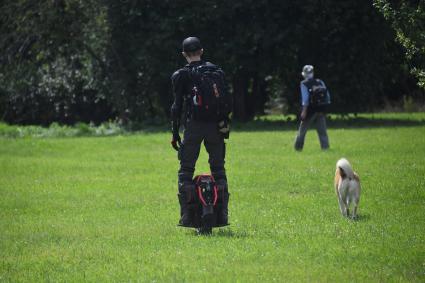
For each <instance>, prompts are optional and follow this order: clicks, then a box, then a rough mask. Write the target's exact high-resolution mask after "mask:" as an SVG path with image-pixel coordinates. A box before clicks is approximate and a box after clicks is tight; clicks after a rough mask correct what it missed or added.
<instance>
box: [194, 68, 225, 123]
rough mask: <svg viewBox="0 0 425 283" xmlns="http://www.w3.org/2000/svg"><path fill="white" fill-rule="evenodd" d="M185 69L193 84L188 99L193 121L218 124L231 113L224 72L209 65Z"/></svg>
mask: <svg viewBox="0 0 425 283" xmlns="http://www.w3.org/2000/svg"><path fill="white" fill-rule="evenodd" d="M187 68H188V69H189V77H190V79H191V81H192V83H193V86H192V89H191V94H190V97H189V99H190V105H191V108H192V115H193V118H194V120H197V121H204V122H218V121H221V120H224V119H226V118H227V117H228V116H229V114H230V113H231V112H232V98H231V96H230V95H229V93H228V92H227V91H226V84H225V79H224V72H223V71H222V70H221V69H220V68H219V67H218V66H216V65H214V64H211V63H205V64H202V65H198V66H187Z"/></svg>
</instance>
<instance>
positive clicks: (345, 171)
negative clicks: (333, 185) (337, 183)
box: [336, 158, 354, 178]
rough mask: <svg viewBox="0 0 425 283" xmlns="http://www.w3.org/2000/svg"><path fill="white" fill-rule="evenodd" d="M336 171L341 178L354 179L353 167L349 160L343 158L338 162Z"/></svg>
mask: <svg viewBox="0 0 425 283" xmlns="http://www.w3.org/2000/svg"><path fill="white" fill-rule="evenodd" d="M336 169H337V170H339V173H340V175H341V177H343V178H345V177H348V178H354V171H353V168H352V167H351V164H350V162H348V160H347V159H345V158H341V159H340V160H338V162H337V163H336Z"/></svg>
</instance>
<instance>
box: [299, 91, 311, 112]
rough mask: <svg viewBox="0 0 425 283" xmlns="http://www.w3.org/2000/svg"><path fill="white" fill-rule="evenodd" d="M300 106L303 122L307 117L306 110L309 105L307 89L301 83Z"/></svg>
mask: <svg viewBox="0 0 425 283" xmlns="http://www.w3.org/2000/svg"><path fill="white" fill-rule="evenodd" d="M300 88H301V105H302V111H301V120H304V119H305V118H306V117H307V108H308V105H309V103H310V102H309V98H310V93H309V92H308V88H307V87H306V85H305V84H303V83H301V85H300Z"/></svg>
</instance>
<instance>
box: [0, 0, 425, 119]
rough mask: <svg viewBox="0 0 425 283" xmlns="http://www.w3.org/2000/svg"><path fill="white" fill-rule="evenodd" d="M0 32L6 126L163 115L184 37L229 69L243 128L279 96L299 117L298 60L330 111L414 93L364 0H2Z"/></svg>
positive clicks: (0, 94) (1, 109)
mask: <svg viewBox="0 0 425 283" xmlns="http://www.w3.org/2000/svg"><path fill="white" fill-rule="evenodd" d="M0 32H1V34H2V37H1V38H0V51H1V54H0V60H1V63H2V64H1V66H0V115H1V117H0V118H2V119H4V120H6V121H9V122H14V123H42V124H43V123H44V124H47V123H50V122H52V121H59V122H63V123H75V122H77V121H86V122H87V121H95V122H101V121H104V120H107V119H115V118H118V119H119V120H120V121H124V122H125V121H130V120H131V121H148V122H149V121H151V120H152V119H157V118H161V117H162V118H163V117H166V116H167V115H169V107H170V104H171V102H172V95H171V85H170V76H171V74H172V73H173V71H175V70H176V69H177V68H179V67H181V66H182V65H183V64H185V62H184V60H183V57H182V56H181V54H180V52H181V46H180V44H181V41H182V39H183V38H185V37H187V36H191V35H195V36H199V37H200V38H201V40H202V42H203V45H204V47H205V58H206V59H207V60H210V61H212V62H214V63H217V64H219V65H220V66H222V67H223V69H224V70H225V71H226V73H227V78H228V84H229V89H230V90H231V91H232V92H233V94H234V98H235V99H234V101H235V111H234V117H235V118H236V119H238V120H241V121H246V120H249V119H252V118H253V117H254V116H255V115H256V114H261V113H263V112H264V108H265V103H266V101H267V100H269V99H270V98H274V97H276V96H279V97H282V98H283V99H284V101H285V104H286V106H287V110H288V111H290V112H295V111H297V106H298V104H299V81H300V79H301V77H300V71H301V68H302V66H303V65H304V64H313V65H315V66H316V70H317V74H318V75H319V76H320V77H321V78H323V79H324V80H325V81H326V82H327V85H328V86H329V88H330V90H331V93H332V95H333V107H334V108H333V111H336V112H346V111H351V112H357V111H364V110H370V109H372V108H373V107H377V106H378V105H379V104H380V103H382V102H383V100H385V99H388V98H389V99H398V98H400V97H401V96H402V95H404V94H406V93H409V92H410V91H411V90H412V79H411V77H410V76H409V74H408V70H407V69H408V68H406V64H405V62H404V58H403V56H402V50H401V48H400V47H399V46H398V45H397V44H396V43H395V42H394V40H393V38H394V37H395V32H394V30H393V29H392V28H391V26H390V25H389V24H388V23H387V22H386V21H385V19H384V18H383V16H382V15H381V14H380V13H379V12H378V11H377V10H376V9H374V7H373V6H372V5H371V3H369V2H368V1H353V0H338V1H337V0H320V1H316V0H301V1H290V0H283V1H282V0H280V1H279V0H257V1H254V0H239V1H225V0H216V1H212V0H203V1H193V2H191V3H190V5H189V4H188V2H187V1H180V0H179V1H172V0H164V1H154V0H143V1H136V0H125V1H123V0H122V1H115V0H85V1H79V0H45V1H28V0H17V1H2V2H0ZM397 34H398V33H397ZM409 38H410V37H409ZM422 46H423V45H422ZM413 85H414V83H413Z"/></svg>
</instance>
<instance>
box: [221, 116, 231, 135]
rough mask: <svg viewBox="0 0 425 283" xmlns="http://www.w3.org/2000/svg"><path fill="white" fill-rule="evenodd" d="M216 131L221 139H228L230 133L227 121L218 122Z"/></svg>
mask: <svg viewBox="0 0 425 283" xmlns="http://www.w3.org/2000/svg"><path fill="white" fill-rule="evenodd" d="M218 131H219V132H220V133H221V135H222V136H223V138H225V139H228V138H229V133H230V123H229V121H228V120H226V119H225V120H222V121H220V122H218Z"/></svg>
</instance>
